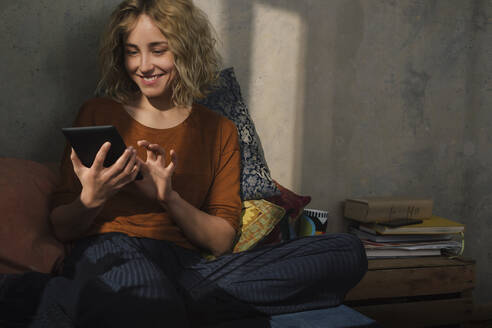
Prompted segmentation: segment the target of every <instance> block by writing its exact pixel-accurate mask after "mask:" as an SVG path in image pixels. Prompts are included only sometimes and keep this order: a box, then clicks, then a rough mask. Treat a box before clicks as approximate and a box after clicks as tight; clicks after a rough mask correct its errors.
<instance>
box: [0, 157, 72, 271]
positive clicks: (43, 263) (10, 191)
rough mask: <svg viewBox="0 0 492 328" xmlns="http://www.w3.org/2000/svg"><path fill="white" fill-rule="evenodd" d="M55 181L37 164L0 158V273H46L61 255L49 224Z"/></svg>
mask: <svg viewBox="0 0 492 328" xmlns="http://www.w3.org/2000/svg"><path fill="white" fill-rule="evenodd" d="M56 184H57V177H56V175H54V174H53V173H52V172H51V171H50V169H49V168H47V167H46V166H44V165H42V164H40V163H36V162H33V161H28V160H23V159H14V158H0V212H1V213H2V215H1V216H0V273H18V272H24V271H30V270H32V271H39V272H46V273H48V272H51V271H52V269H53V267H54V265H55V264H57V263H59V262H60V260H61V259H62V258H63V256H64V247H63V244H62V243H60V242H58V241H57V240H56V239H55V238H54V237H53V234H52V230H51V225H50V223H49V206H50V194H51V193H52V192H53V190H54V188H55V186H56Z"/></svg>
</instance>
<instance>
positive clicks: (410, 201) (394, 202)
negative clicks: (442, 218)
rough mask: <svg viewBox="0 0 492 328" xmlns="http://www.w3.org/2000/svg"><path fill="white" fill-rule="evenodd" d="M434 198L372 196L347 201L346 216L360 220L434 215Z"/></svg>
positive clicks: (379, 220)
mask: <svg viewBox="0 0 492 328" xmlns="http://www.w3.org/2000/svg"><path fill="white" fill-rule="evenodd" d="M432 207H433V201H432V199H417V198H400V197H370V198H360V199H359V198H352V199H347V200H346V201H345V209H344V216H345V217H346V218H349V219H353V220H357V221H359V222H387V221H391V220H394V219H423V218H428V217H431V216H432Z"/></svg>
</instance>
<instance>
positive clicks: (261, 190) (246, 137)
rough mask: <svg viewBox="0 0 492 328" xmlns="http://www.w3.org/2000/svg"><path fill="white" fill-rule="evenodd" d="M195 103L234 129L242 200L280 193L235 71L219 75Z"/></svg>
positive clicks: (224, 71) (222, 72)
mask: <svg viewBox="0 0 492 328" xmlns="http://www.w3.org/2000/svg"><path fill="white" fill-rule="evenodd" d="M197 102H198V103H200V104H202V105H204V106H206V107H208V108H210V109H211V110H214V111H216V112H219V113H220V114H222V115H224V116H225V117H227V118H228V119H230V120H231V121H232V122H234V124H235V125H236V127H237V130H238V133H239V145H240V148H241V199H242V200H250V199H262V198H267V197H270V196H273V195H278V194H279V193H280V192H279V190H278V189H277V187H276V185H275V183H274V182H273V180H272V178H271V176H270V170H269V168H268V165H267V162H266V160H265V156H264V154H263V147H262V146H261V142H260V138H259V136H258V134H257V133H256V129H255V125H254V123H253V120H252V119H251V117H250V116H249V112H248V108H247V107H246V104H245V103H244V101H243V98H242V96H241V89H240V87H239V83H238V81H237V80H236V76H235V74H234V69H233V68H232V67H231V68H227V69H224V70H223V71H221V72H220V76H219V80H218V83H217V84H216V86H215V87H214V89H213V91H212V92H211V93H210V94H209V95H208V96H207V97H206V98H205V99H203V100H199V101H197Z"/></svg>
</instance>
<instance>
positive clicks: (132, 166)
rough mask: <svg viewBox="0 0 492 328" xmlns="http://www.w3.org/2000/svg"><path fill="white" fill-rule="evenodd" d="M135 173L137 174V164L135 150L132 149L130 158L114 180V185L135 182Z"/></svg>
mask: <svg viewBox="0 0 492 328" xmlns="http://www.w3.org/2000/svg"><path fill="white" fill-rule="evenodd" d="M135 172H136V173H135ZM137 173H138V162H137V156H136V150H135V149H132V156H131V157H130V159H129V160H128V162H127V164H126V166H125V168H124V169H123V171H122V172H121V173H120V174H119V176H118V178H117V179H116V181H117V182H116V184H117V185H120V186H124V185H126V184H127V183H129V182H131V181H133V180H135V177H136V176H137Z"/></svg>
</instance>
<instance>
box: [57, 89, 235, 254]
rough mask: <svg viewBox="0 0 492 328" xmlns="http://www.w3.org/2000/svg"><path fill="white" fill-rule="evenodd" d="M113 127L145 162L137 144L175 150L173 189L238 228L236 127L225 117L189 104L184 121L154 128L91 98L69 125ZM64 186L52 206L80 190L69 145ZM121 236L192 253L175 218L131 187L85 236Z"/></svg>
mask: <svg viewBox="0 0 492 328" xmlns="http://www.w3.org/2000/svg"><path fill="white" fill-rule="evenodd" d="M89 125H114V126H115V127H116V129H117V130H118V132H119V133H120V134H121V136H122V137H123V140H124V141H125V144H126V145H127V146H133V147H134V148H135V149H137V155H138V156H139V157H140V158H141V159H142V160H143V161H145V159H146V152H145V149H144V148H140V147H138V146H137V140H141V139H145V140H148V141H149V142H151V143H157V144H159V145H161V146H162V147H164V149H165V150H166V152H167V155H166V163H169V150H171V149H174V150H175V151H176V153H177V156H178V165H177V167H176V170H175V172H174V176H173V181H172V183H173V188H174V190H176V191H177V192H178V193H179V194H180V196H181V197H182V198H183V199H185V200H186V201H188V202H189V203H190V204H192V205H194V206H195V207H197V208H199V209H201V210H203V211H205V212H207V213H209V214H211V215H216V216H219V217H221V218H223V219H224V220H226V221H227V222H229V223H230V224H231V225H232V226H233V227H234V229H235V230H236V231H237V230H238V229H239V216H240V212H241V199H240V196H239V170H240V154H239V143H238V135H237V130H236V127H235V125H234V124H233V123H232V122H231V121H229V120H228V119H227V118H225V117H223V116H221V115H219V114H217V113H215V112H213V111H211V110H209V109H207V108H205V107H203V106H200V105H193V107H192V110H191V113H190V115H189V116H188V118H187V119H186V120H185V121H184V122H182V123H181V124H179V125H177V126H175V127H172V128H169V129H154V128H150V127H147V126H144V125H142V124H140V123H138V122H137V121H136V120H134V119H133V118H132V117H131V116H130V115H129V114H128V113H127V112H126V111H125V109H124V108H123V106H122V105H121V104H120V103H118V102H115V101H114V100H110V99H106V98H95V99H92V100H89V101H87V102H86V103H84V105H83V106H82V108H81V109H80V111H79V113H78V115H77V118H76V120H75V122H74V124H73V126H89ZM61 174H62V184H61V185H60V187H59V188H58V189H57V190H56V192H55V194H54V197H53V204H52V208H54V207H56V206H59V205H61V204H67V203H70V202H72V201H74V200H75V198H76V197H77V196H78V195H79V194H80V191H81V189H82V187H81V184H80V182H79V180H78V178H77V176H76V175H75V173H74V171H73V166H72V162H71V160H70V146H68V145H67V147H66V149H65V152H64V155H63V159H62V163H61ZM106 232H122V233H125V234H127V235H129V236H137V237H148V238H153V239H160V240H169V241H171V242H174V243H176V244H178V245H179V246H183V247H187V248H191V249H195V247H194V246H193V245H192V244H191V243H190V242H189V241H188V240H187V238H186V236H185V235H184V234H183V232H182V231H181V229H180V228H179V227H178V226H177V225H176V224H175V222H174V221H173V218H172V217H170V215H169V214H168V213H166V211H165V210H164V209H163V208H162V207H161V206H160V205H159V204H158V203H157V202H155V201H152V200H150V199H148V198H146V197H145V196H143V195H140V194H138V192H136V189H135V188H134V187H133V186H132V184H129V185H128V186H126V187H125V188H124V189H122V190H121V191H120V192H118V193H117V194H116V195H115V196H113V197H112V198H111V199H109V200H108V201H107V202H106V204H105V205H104V207H103V209H102V211H101V213H100V214H99V215H98V216H97V217H96V219H95V221H94V225H93V226H92V227H91V229H90V230H89V231H88V232H87V235H92V234H99V233H106Z"/></svg>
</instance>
